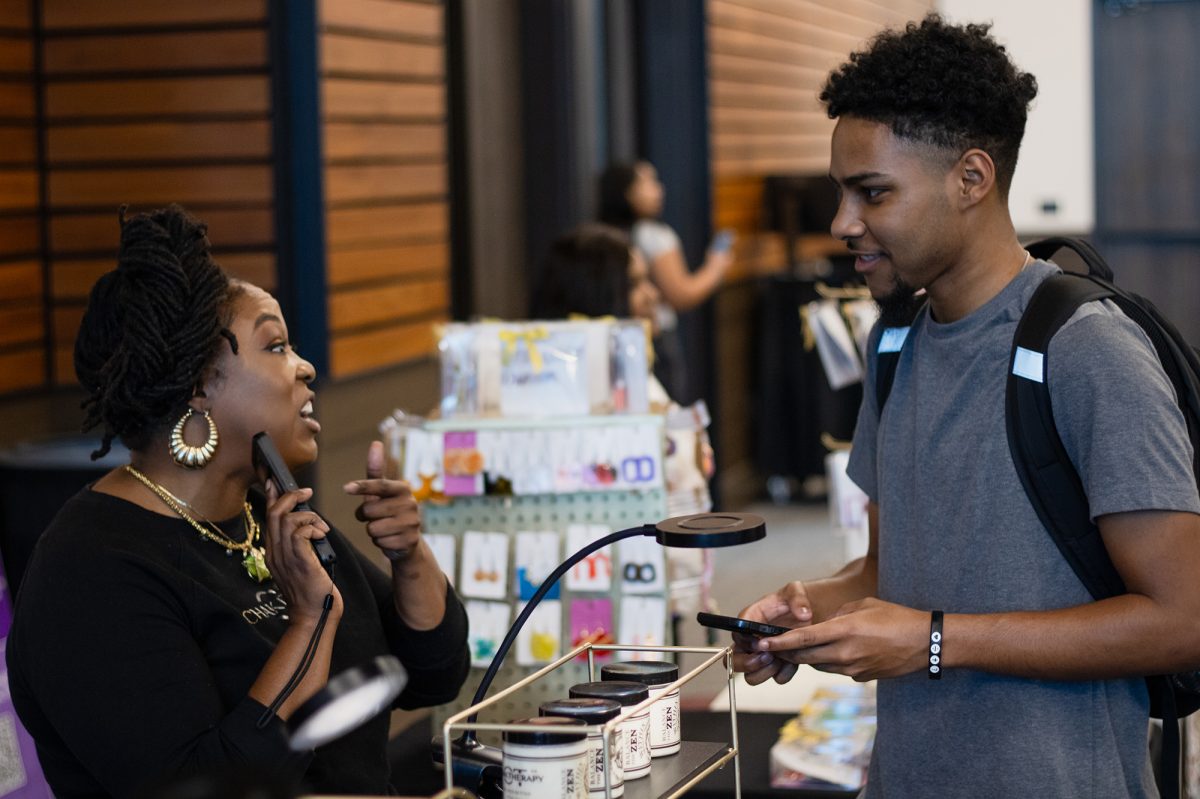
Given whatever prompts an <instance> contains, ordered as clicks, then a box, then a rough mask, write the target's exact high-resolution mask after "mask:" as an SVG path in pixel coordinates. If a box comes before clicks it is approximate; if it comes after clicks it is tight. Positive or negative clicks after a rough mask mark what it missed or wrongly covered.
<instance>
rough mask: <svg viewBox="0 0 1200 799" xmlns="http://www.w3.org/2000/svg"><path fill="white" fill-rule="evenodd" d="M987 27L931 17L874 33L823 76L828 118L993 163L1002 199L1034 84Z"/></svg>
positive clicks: (1031, 77) (1009, 178)
mask: <svg viewBox="0 0 1200 799" xmlns="http://www.w3.org/2000/svg"><path fill="white" fill-rule="evenodd" d="M990 28H991V26H990V25H963V26H957V25H950V24H947V23H946V22H945V21H944V20H943V19H942V18H941V17H940V16H939V15H937V14H929V15H928V16H926V17H925V19H924V20H922V21H921V23H920V24H919V25H918V24H917V23H915V22H910V23H908V25H907V26H906V27H905V29H904V30H903V31H894V30H887V31H884V32H883V33H880V34H879V35H878V36H876V37H875V38H874V39H873V40H872V41H871V44H870V46H869V47H868V48H867V49H866V50H863V51H860V52H857V53H852V54H851V55H850V60H849V61H847V62H846V63H844V64H842V65H841V66H840V67H838V68H837V69H835V70H834V71H833V72H831V73H830V74H829V78H828V79H827V80H826V81H825V86H824V88H823V89H822V91H821V102H822V103H824V104H825V108H826V111H827V112H828V114H829V118H830V119H836V118H838V117H842V116H853V117H859V118H861V119H867V120H870V121H872V122H878V123H881V124H884V125H887V126H888V127H890V128H891V130H892V133H894V134H895V135H896V136H897V137H899V138H902V139H908V140H909V141H916V142H920V143H923V144H928V145H933V146H935V147H938V148H942V149H945V150H949V151H953V153H954V157H955V158H957V157H958V156H959V155H961V154H962V153H964V152H966V151H967V150H969V149H971V148H973V147H977V148H979V149H981V150H983V151H984V152H986V153H987V154H988V155H990V156H991V157H992V160H993V161H994V162H995V164H996V180H997V183H998V185H999V189H1000V193H1001V196H1007V195H1008V189H1009V186H1010V185H1011V184H1012V176H1013V171H1014V170H1015V169H1016V167H1017V153H1018V151H1019V150H1020V148H1021V138H1022V137H1023V136H1024V135H1025V118H1026V114H1027V111H1028V107H1029V103H1030V102H1031V101H1032V100H1033V98H1034V97H1036V96H1037V80H1036V79H1035V78H1034V77H1033V75H1030V74H1029V73H1028V72H1021V71H1020V70H1018V69H1017V67H1016V65H1015V64H1013V62H1012V60H1011V59H1010V58H1009V56H1008V52H1007V51H1006V50H1005V49H1004V46H1003V45H1001V44H1000V43H999V42H997V41H996V40H995V39H993V38H992V37H991V36H989V35H988V31H989V30H990Z"/></svg>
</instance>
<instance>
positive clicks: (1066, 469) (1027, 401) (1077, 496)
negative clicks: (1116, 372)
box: [1005, 274, 1125, 599]
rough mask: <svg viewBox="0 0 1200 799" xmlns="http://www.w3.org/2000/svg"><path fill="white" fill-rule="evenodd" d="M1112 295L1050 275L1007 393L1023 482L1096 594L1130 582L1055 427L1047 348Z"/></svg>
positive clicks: (1012, 362)
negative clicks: (1084, 310)
mask: <svg viewBox="0 0 1200 799" xmlns="http://www.w3.org/2000/svg"><path fill="white" fill-rule="evenodd" d="M1109 296H1111V292H1110V291H1109V290H1108V289H1107V288H1106V287H1104V286H1101V285H1099V284H1097V283H1094V282H1092V281H1091V280H1089V279H1087V278H1084V277H1081V276H1078V275H1071V274H1059V275H1052V276H1050V277H1049V278H1047V279H1046V280H1044V281H1043V282H1042V284H1041V285H1040V286H1038V288H1037V290H1036V291H1035V292H1034V294H1033V297H1032V298H1031V299H1030V301H1029V305H1028V307H1027V308H1026V309H1025V312H1024V314H1022V316H1021V321H1020V322H1019V323H1018V324H1017V332H1016V335H1015V336H1014V337H1013V346H1012V354H1011V356H1010V359H1009V367H1010V368H1009V374H1008V385H1007V390H1006V396H1005V421H1006V427H1007V430H1008V444H1009V449H1010V450H1011V453H1012V459H1013V465H1014V466H1015V467H1016V471H1017V476H1018V477H1019V478H1020V480H1021V485H1022V486H1023V487H1024V488H1025V493H1026V495H1027V496H1028V497H1029V501H1030V504H1032V505H1033V509H1034V511H1035V512H1036V513H1037V515H1038V518H1039V519H1040V520H1041V522H1042V525H1043V526H1045V528H1046V530H1047V531H1048V532H1049V533H1050V537H1051V538H1052V539H1053V540H1054V543H1055V544H1056V545H1057V546H1058V548H1059V550H1060V551H1061V552H1062V554H1063V557H1065V558H1066V559H1067V562H1068V563H1069V564H1071V568H1072V569H1074V571H1075V574H1076V575H1078V576H1079V579H1080V580H1081V581H1082V582H1083V584H1084V586H1085V587H1086V588H1087V590H1088V592H1089V593H1090V594H1091V595H1092V596H1093V597H1094V598H1096V599H1104V598H1106V597H1110V596H1116V595H1117V594H1121V593H1124V592H1125V584H1124V582H1123V581H1122V580H1121V576H1120V574H1119V573H1118V572H1117V570H1116V568H1115V567H1114V566H1113V564H1112V560H1111V559H1110V558H1109V557H1108V551H1107V550H1106V549H1105V548H1104V541H1103V539H1101V537H1100V530H1099V528H1097V527H1096V525H1095V524H1093V523H1092V521H1091V514H1090V512H1089V510H1088V501H1087V495H1086V493H1085V492H1084V490H1083V483H1082V481H1080V479H1079V474H1078V473H1077V472H1076V471H1075V467H1074V466H1073V465H1072V463H1071V459H1070V457H1068V455H1067V451H1066V448H1065V447H1064V446H1063V443H1062V438H1061V437H1060V436H1059V434H1058V428H1057V427H1056V426H1055V424H1054V414H1053V410H1052V408H1051V405H1050V388H1049V386H1047V384H1046V348H1047V345H1048V344H1049V343H1050V339H1051V338H1053V336H1054V334H1055V333H1056V332H1058V330H1059V329H1060V328H1061V327H1062V326H1063V325H1064V324H1066V322H1067V320H1068V319H1070V318H1071V315H1072V314H1074V313H1075V311H1076V310H1077V309H1078V308H1079V306H1080V305H1082V304H1083V303H1085V302H1090V301H1092V300H1097V299H1101V298H1104V297H1109Z"/></svg>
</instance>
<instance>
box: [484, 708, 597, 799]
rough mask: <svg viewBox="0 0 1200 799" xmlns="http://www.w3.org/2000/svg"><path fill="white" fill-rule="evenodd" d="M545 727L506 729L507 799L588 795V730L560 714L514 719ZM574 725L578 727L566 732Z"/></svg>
mask: <svg viewBox="0 0 1200 799" xmlns="http://www.w3.org/2000/svg"><path fill="white" fill-rule="evenodd" d="M512 723H513V724H532V725H536V726H539V727H544V728H545V731H544V732H543V731H541V730H538V731H518V730H507V731H505V733H504V797H505V799H587V795H588V789H587V755H588V742H587V730H585V729H583V727H584V722H582V721H579V720H578V719H569V718H563V717H561V716H539V717H537V718H532V719H514V720H513V722H512ZM571 727H578V728H579V731H578V732H575V731H570V732H567V731H566V730H569V729H570V728H571Z"/></svg>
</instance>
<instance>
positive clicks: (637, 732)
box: [621, 710, 650, 780]
mask: <svg viewBox="0 0 1200 799" xmlns="http://www.w3.org/2000/svg"><path fill="white" fill-rule="evenodd" d="M621 731H622V733H623V734H624V735H625V779H627V780H636V779H638V778H639V777H645V776H647V775H648V774H649V773H650V711H649V710H643V711H642V712H641V713H639V714H637V715H636V716H628V717H627V718H625V719H624V720H623V721H622V722H621Z"/></svg>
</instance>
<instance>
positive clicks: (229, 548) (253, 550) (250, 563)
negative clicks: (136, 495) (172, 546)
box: [125, 464, 271, 583]
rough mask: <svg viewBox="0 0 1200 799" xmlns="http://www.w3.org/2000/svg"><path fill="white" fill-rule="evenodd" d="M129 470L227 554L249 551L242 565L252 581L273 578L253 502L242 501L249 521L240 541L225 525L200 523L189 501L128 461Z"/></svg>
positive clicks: (127, 468) (206, 521)
mask: <svg viewBox="0 0 1200 799" xmlns="http://www.w3.org/2000/svg"><path fill="white" fill-rule="evenodd" d="M125 471H127V472H129V474H130V475H132V476H133V478H134V479H136V480H137V481H138V482H139V483H141V484H142V485H144V486H146V488H148V489H150V490H151V491H152V492H153V493H154V495H155V496H156V497H158V498H159V499H161V500H162V501H163V503H164V504H165V505H166V506H167V507H168V508H170V509H171V510H173V511H175V513H177V514H178V515H179V517H180V518H181V519H183V520H184V521H185V522H187V523H188V524H190V525H191V526H192V527H194V528H195V530H196V532H198V533H200V537H201V538H206V539H208V540H209V541H212V542H214V543H216V544H220V545H221V546H223V547H225V554H227V555H230V554H233V550H235V549H236V550H237V551H238V552H242V553H245V557H243V558H242V566H243V567H244V568H245V569H246V573H247V574H249V575H250V578H251V579H252V580H255V581H256V582H260V583H261V582H263V581H264V580H269V579H270V578H271V572H270V570H268V569H267V561H266V554H267V553H266V550H265V549H264V548H263V547H261V546H255V545H254V543H255V542H256V541H258V540H259V539H260V537H261V533H262V531H261V529H260V528H259V526H258V522H256V521H254V515H253V514H252V513H251V511H250V503H249V502H243V503H242V513H243V516H244V518H245V524H246V540H245V541H242V542H240V543H239V542H237V541H233V540H231V539H230V538H228V537H226V536H225V535H224V534H223V533H222V532H221V528H219V527H217V526H216V525H215V524H213V523H212V522H210V521H209V520H208V519H204V524H207V525H208V527H209V528H212V529H208V528H206V527H205V526H204V525H203V524H200V522H198V521H196V519H195V518H193V517H192V516H191V515H190V514H189V513H188V512H187V511H185V510H184V509H183V508H184V506H185V505H187V503H186V502H184V501H183V500H182V499H180V498H179V497H177V496H175V495H174V494H172V493H171V492H170V491H168V490H167V489H165V488H163V487H162V486H160V485H159V484H158V483H156V482H154V481H153V480H151V479H150V478H149V477H147V476H146V475H144V474H142V473H141V472H139V471H138V470H137V469H135V468H133V466H132V465H130V464H127V465H126V466H125Z"/></svg>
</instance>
